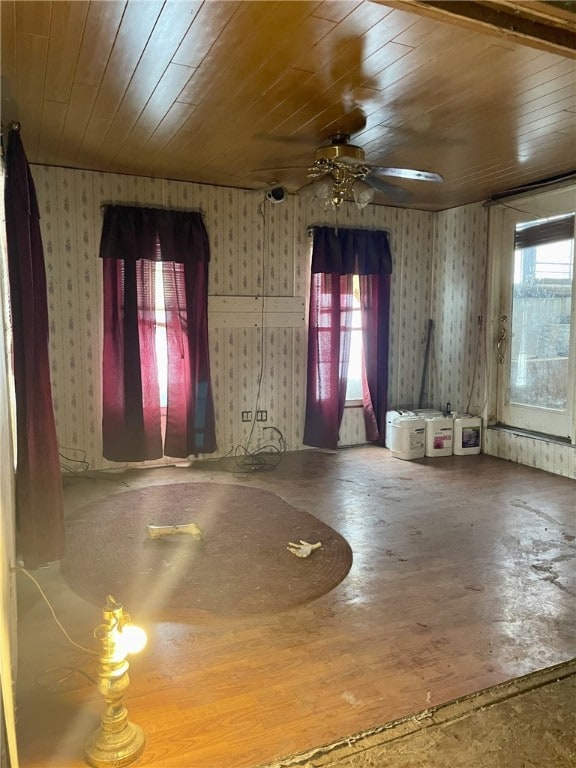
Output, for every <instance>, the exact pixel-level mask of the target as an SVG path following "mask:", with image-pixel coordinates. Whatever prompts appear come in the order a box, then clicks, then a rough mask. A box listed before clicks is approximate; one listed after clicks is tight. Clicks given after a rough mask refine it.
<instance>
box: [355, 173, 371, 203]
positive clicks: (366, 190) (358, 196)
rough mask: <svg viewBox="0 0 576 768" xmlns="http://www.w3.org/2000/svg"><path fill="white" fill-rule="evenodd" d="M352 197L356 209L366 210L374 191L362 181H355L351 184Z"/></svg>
mask: <svg viewBox="0 0 576 768" xmlns="http://www.w3.org/2000/svg"><path fill="white" fill-rule="evenodd" d="M352 195H353V196H354V202H355V203H356V205H357V206H358V208H366V206H367V205H368V204H369V203H371V202H372V198H373V197H374V189H373V187H371V186H370V185H369V184H367V183H366V182H365V181H363V180H362V179H355V181H354V183H353V184H352Z"/></svg>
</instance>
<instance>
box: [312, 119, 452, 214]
mask: <svg viewBox="0 0 576 768" xmlns="http://www.w3.org/2000/svg"><path fill="white" fill-rule="evenodd" d="M308 176H309V177H310V178H311V179H312V180H311V181H310V182H308V183H307V184H305V185H304V186H303V187H300V189H299V190H297V193H298V194H299V195H300V196H301V197H304V198H306V197H308V198H313V197H316V198H319V199H321V200H324V202H325V204H326V206H327V207H329V208H337V207H338V206H339V205H340V204H341V203H342V202H343V201H344V200H354V202H355V203H356V205H357V206H358V207H359V208H363V207H364V206H365V205H368V203H369V202H370V201H371V200H372V197H373V196H374V192H375V191H378V192H382V193H383V194H385V195H386V196H387V197H388V198H390V199H392V200H394V201H395V202H399V203H401V202H407V201H408V199H409V197H410V196H409V193H408V192H407V191H406V190H404V189H402V188H400V187H397V186H395V185H394V184H390V183H389V182H388V181H386V180H385V179H384V178H383V177H386V176H390V177H396V178H400V179H410V180H415V181H433V182H441V181H444V179H443V178H442V176H440V174H439V173H434V172H432V171H421V170H416V169H413V168H392V167H389V166H378V165H370V164H369V163H367V162H366V155H365V153H364V150H363V149H362V148H361V147H358V146H356V145H354V144H350V135H349V134H346V133H337V134H335V135H334V136H331V137H330V139H329V143H328V144H324V145H322V146H320V147H318V148H317V149H316V150H315V152H314V162H313V164H312V165H311V166H310V167H309V169H308Z"/></svg>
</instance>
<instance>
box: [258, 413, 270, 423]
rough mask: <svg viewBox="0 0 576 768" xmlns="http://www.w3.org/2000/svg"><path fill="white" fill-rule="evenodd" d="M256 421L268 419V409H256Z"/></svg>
mask: <svg viewBox="0 0 576 768" xmlns="http://www.w3.org/2000/svg"><path fill="white" fill-rule="evenodd" d="M256 421H268V411H256Z"/></svg>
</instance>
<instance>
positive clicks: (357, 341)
mask: <svg viewBox="0 0 576 768" xmlns="http://www.w3.org/2000/svg"><path fill="white" fill-rule="evenodd" d="M362 365H363V349H362V314H361V311H360V281H359V280H358V275H354V297H353V301H352V335H351V338H350V362H349V363H348V381H347V385H346V400H362Z"/></svg>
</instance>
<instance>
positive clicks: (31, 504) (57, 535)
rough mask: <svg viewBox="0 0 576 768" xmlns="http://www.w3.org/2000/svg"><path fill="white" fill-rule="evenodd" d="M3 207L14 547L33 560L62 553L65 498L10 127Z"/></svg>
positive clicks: (39, 300) (31, 209) (43, 318)
mask: <svg viewBox="0 0 576 768" xmlns="http://www.w3.org/2000/svg"><path fill="white" fill-rule="evenodd" d="M5 207H6V236H7V244H8V273H9V283H10V310H11V314H12V329H13V347H14V386H15V395H16V425H17V426H16V440H17V467H16V518H17V519H16V530H17V547H18V552H19V555H20V557H21V558H22V560H23V562H24V565H25V566H26V567H28V568H37V567H39V566H41V565H44V564H46V563H49V562H52V561H54V560H61V559H62V557H63V556H64V511H63V510H64V504H63V494H62V480H61V473H60V457H59V453H58V441H57V438H56V427H55V423H54V411H53V406H52V387H51V383H50V364H49V358H48V327H49V326H48V305H47V298H46V270H45V266H44V252H43V248H42V237H41V234H40V215H39V211H38V203H37V200H36V190H35V187H34V181H33V179H32V175H31V173H30V168H29V166H28V161H27V159H26V154H25V152H24V147H23V146H22V141H21V138H20V135H19V133H18V132H17V131H15V130H11V131H10V133H9V135H8V146H7V148H6V186H5ZM3 460H4V461H10V457H8V456H4V457H3Z"/></svg>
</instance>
